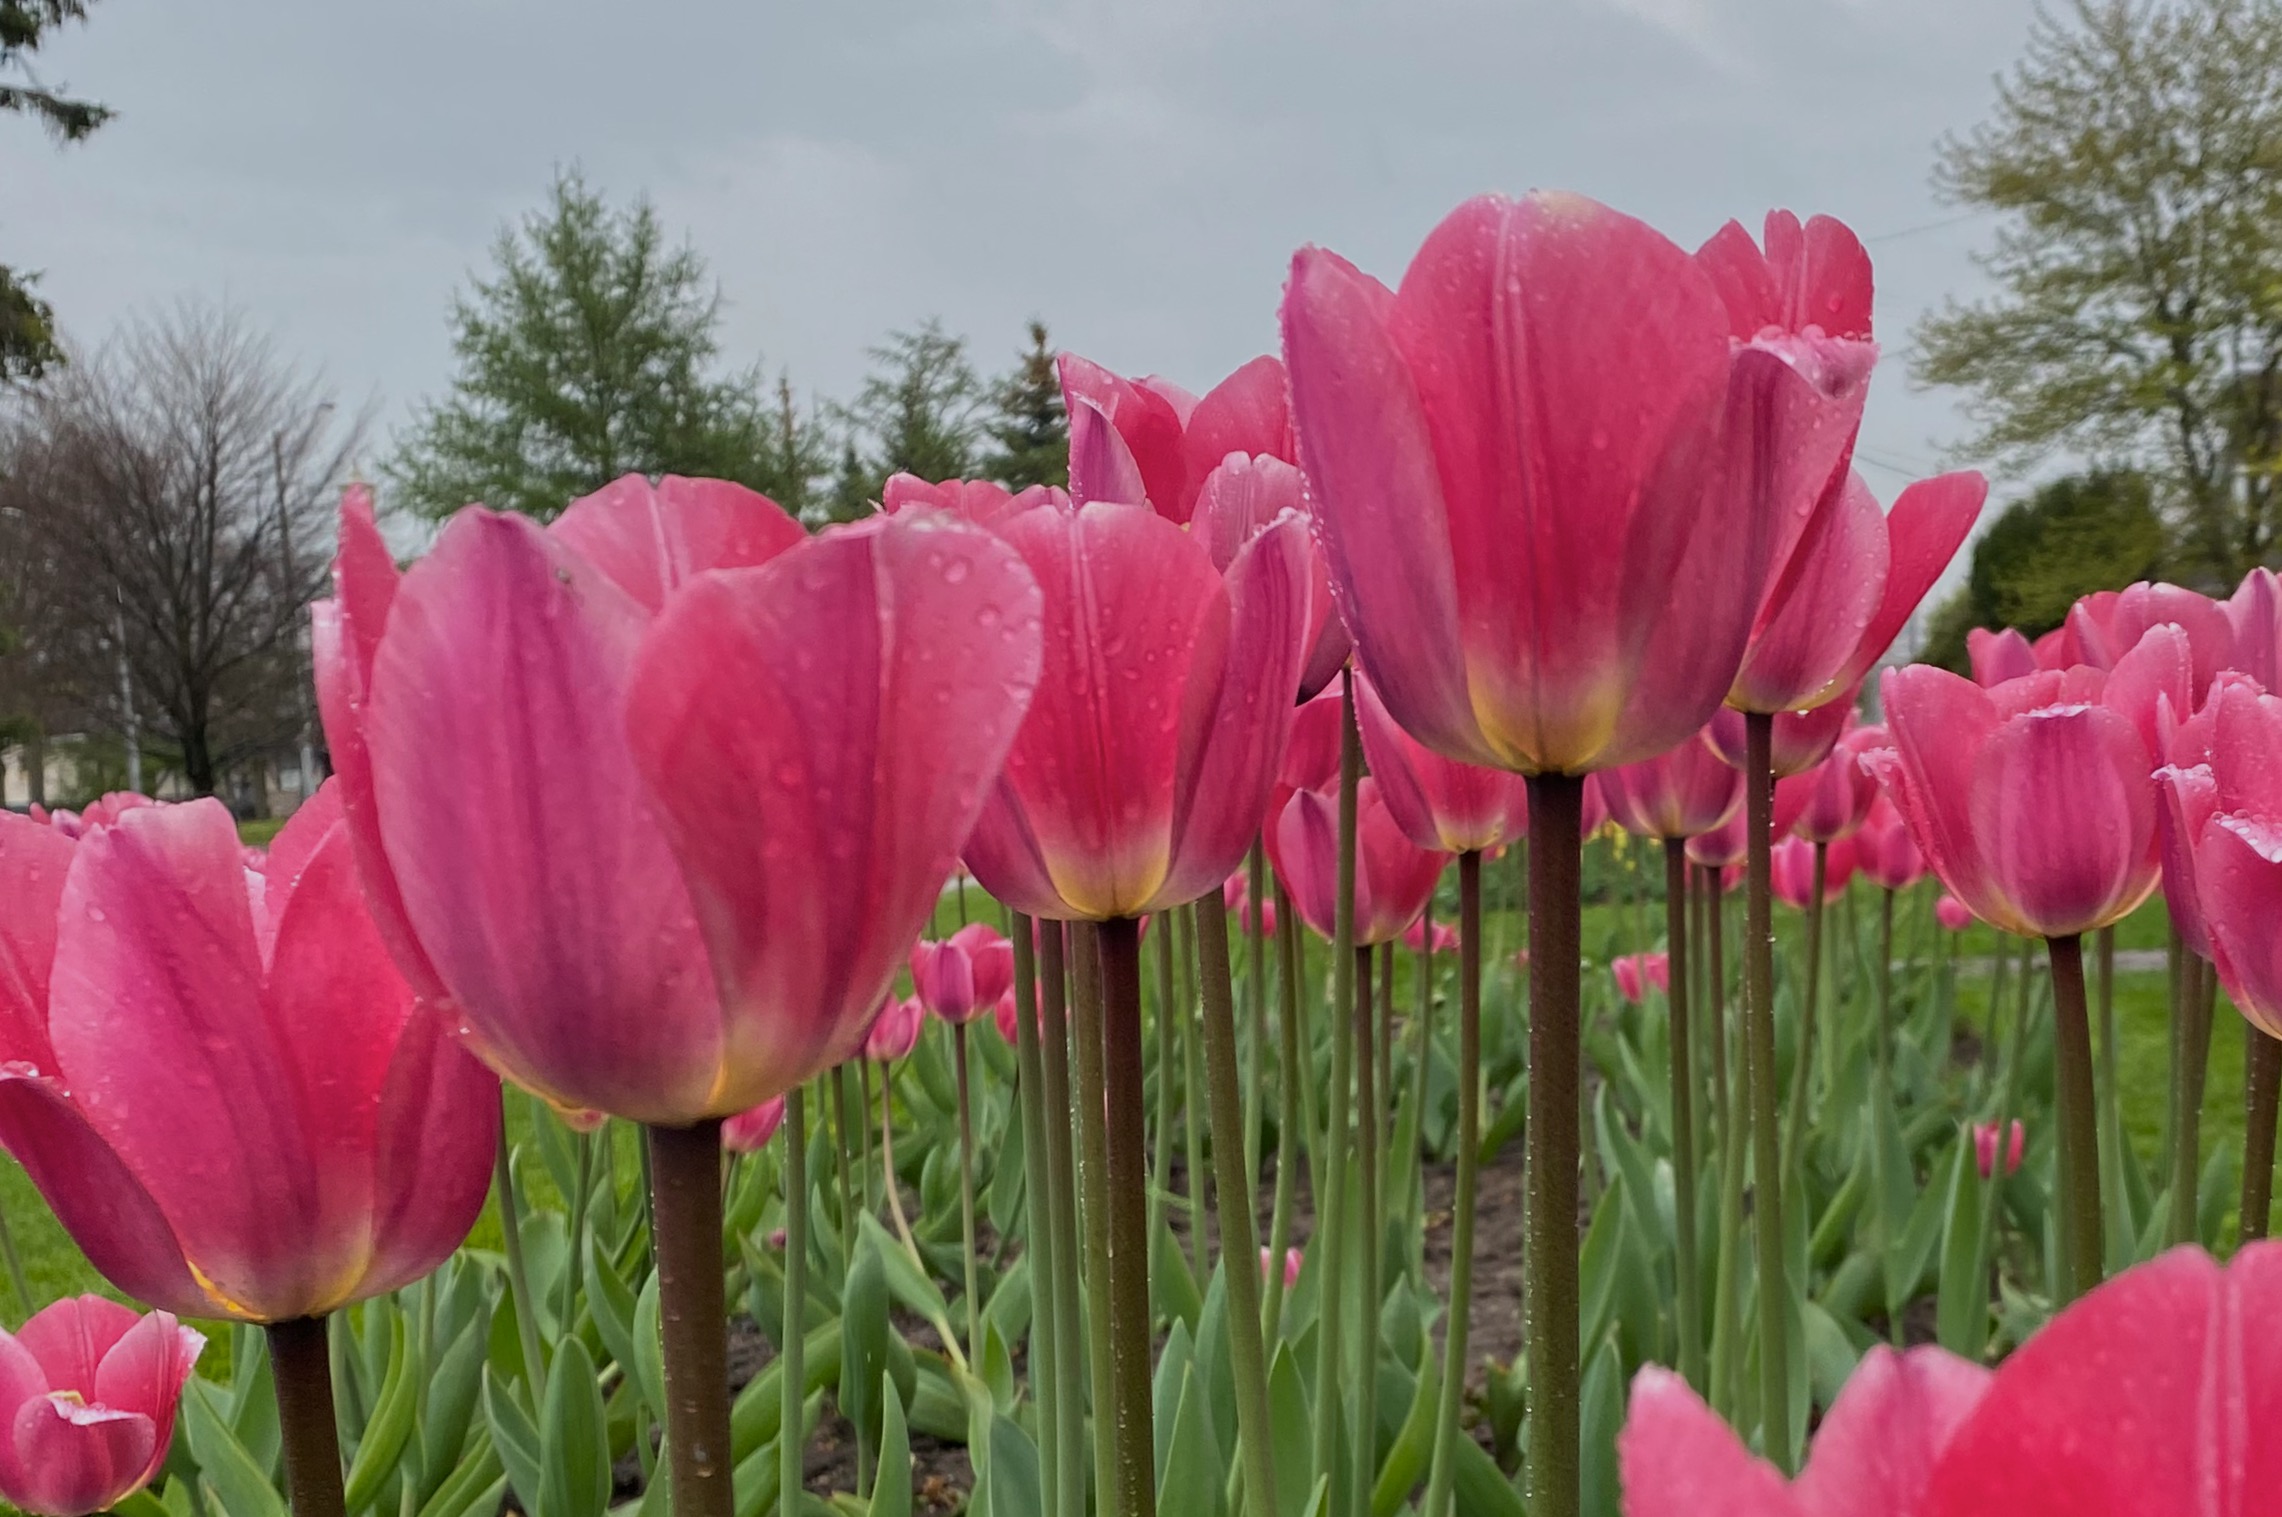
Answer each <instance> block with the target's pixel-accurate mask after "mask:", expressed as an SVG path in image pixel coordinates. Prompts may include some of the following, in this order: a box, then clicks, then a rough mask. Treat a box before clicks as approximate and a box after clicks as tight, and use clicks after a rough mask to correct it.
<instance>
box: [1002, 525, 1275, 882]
mask: <svg viewBox="0 0 2282 1517" xmlns="http://www.w3.org/2000/svg"><path fill="white" fill-rule="evenodd" d="M999 530H1000V532H1001V534H1002V535H1003V536H1004V538H1005V540H1006V541H1007V542H1008V543H1010V544H1011V545H1012V546H1013V547H1014V548H1015V549H1016V551H1017V552H1019V553H1020V554H1021V555H1022V557H1023V558H1024V559H1025V560H1027V561H1028V563H1029V564H1030V566H1031V568H1032V570H1033V571H1034V572H1035V573H1036V575H1037V578H1038V583H1039V584H1040V586H1041V587H1042V588H1043V590H1044V595H1045V638H1044V642H1045V664H1044V669H1043V672H1042V674H1041V677H1040V679H1039V682H1038V696H1037V699H1036V700H1035V701H1034V702H1033V703H1032V705H1031V707H1030V713H1029V716H1028V717H1027V719H1026V720H1025V721H1024V722H1023V724H1022V729H1021V732H1020V735H1019V736H1017V737H1016V739H1015V741H1014V744H1013V747H1012V749H1011V751H1010V752H1009V753H1008V755H1007V759H1006V766H1005V770H1004V772H1003V773H1002V774H1001V775H1000V778H999V781H998V784H997V786H996V788H995V789H994V790H992V791H991V792H990V795H989V799H988V802H987V804H986V805H985V807H984V809H983V814H982V820H981V822H980V824H979V825H978V826H977V827H976V828H975V831H974V835H973V837H972V839H971V840H970V841H969V843H968V845H967V851H966V859H967V864H968V867H969V868H971V869H972V870H973V871H974V874H975V878H976V879H977V880H979V881H980V882H981V883H982V886H983V888H984V889H986V890H988V891H989V892H990V893H991V894H992V895H993V896H995V897H997V898H998V899H999V900H1001V901H1004V902H1005V903H1006V904H1007V905H1008V906H1010V907H1012V908H1013V909H1014V910H1016V911H1020V912H1023V913H1025V914H1027V915H1030V916H1037V917H1048V918H1059V919H1064V920H1067V919H1072V918H1077V919H1094V920H1108V919H1110V918H1114V917H1137V916H1141V915H1143V914H1145V913H1147V912H1152V911H1157V910H1161V909H1164V908H1168V907H1172V906H1179V905H1184V904H1186V903H1187V902H1190V901H1193V900H1196V899H1197V898H1198V897H1200V896H1203V895H1205V894H1207V893H1208V892H1210V891H1212V890H1215V889H1217V888H1218V887H1219V885H1220V883H1221V881H1223V880H1225V879H1226V878H1227V877H1228V874H1229V872H1230V871H1231V870H1233V869H1234V868H1235V867H1236V865H1237V862H1238V861H1239V860H1241V859H1242V858H1243V857H1244V853H1245V850H1246V849H1247V848H1249V847H1250V846H1251V842H1252V839H1253V837H1254V836H1255V835H1256V834H1257V832H1258V830H1259V827H1260V820H1261V818H1262V817H1263V816H1264V815H1265V814H1266V811H1267V804H1268V796H1269V792H1270V788H1271V787H1272V785H1273V784H1274V782H1275V778H1276V771H1277V765H1278V763H1279V762H1280V761H1281V759H1282V758H1283V754H1284V746H1285V739H1286V735H1287V734H1288V732H1289V731H1290V729H1291V725H1292V704H1291V695H1292V691H1293V690H1295V689H1297V688H1298V681H1299V661H1300V655H1301V651H1302V650H1301V646H1300V639H1301V637H1302V635H1303V634H1304V633H1305V631H1306V628H1307V619H1308V591H1307V559H1306V554H1307V542H1306V529H1305V527H1304V526H1303V525H1302V523H1301V521H1300V519H1299V518H1298V517H1296V516H1285V517H1283V518H1281V519H1280V520H1279V521H1277V522H1276V523H1274V524H1273V525H1271V526H1269V527H1267V528H1266V529H1264V530H1263V531H1261V532H1260V533H1258V534H1257V535H1255V536H1254V537H1253V538H1252V539H1251V540H1250V541H1248V542H1247V543H1246V544H1245V545H1244V546H1243V548H1242V549H1240V550H1239V551H1238V553H1237V555H1236V557H1235V559H1234V560H1233V561H1232V562H1231V564H1230V565H1229V568H1228V571H1227V573H1226V574H1225V575H1223V574H1222V573H1221V572H1220V571H1218V570H1217V569H1215V568H1214V567H1213V564H1212V560H1211V558H1210V557H1209V556H1207V554H1206V553H1205V551H1204V548H1203V546H1202V545H1201V544H1200V543H1198V542H1197V541H1195V540H1194V539H1193V538H1192V537H1191V536H1190V535H1189V534H1188V533H1187V532H1184V531H1182V530H1181V529H1180V528H1178V527H1176V526H1174V525H1173V524H1172V523H1170V522H1169V521H1167V520H1165V519H1164V518H1163V517H1160V516H1157V515H1155V514H1154V513H1152V512H1150V511H1148V510H1146V509H1144V508H1141V507H1137V506H1131V505H1106V504H1103V505H1089V506H1087V507H1085V508H1084V509H1083V510H1080V511H1074V512H1063V511H1058V510H1036V511H1025V512H1022V513H1020V514H1019V515H1016V516H1013V517H1010V518H1008V519H1006V521H1005V522H1003V523H1002V524H1001V527H1000V529H999Z"/></svg>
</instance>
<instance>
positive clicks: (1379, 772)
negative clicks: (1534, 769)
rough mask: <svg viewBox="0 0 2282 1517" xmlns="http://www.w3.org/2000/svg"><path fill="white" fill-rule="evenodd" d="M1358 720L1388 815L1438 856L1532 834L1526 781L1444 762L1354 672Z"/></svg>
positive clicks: (1493, 845)
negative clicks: (1391, 714) (1407, 728)
mask: <svg viewBox="0 0 2282 1517" xmlns="http://www.w3.org/2000/svg"><path fill="white" fill-rule="evenodd" d="M1355 725H1356V727H1357V728H1358V729H1359V730H1360V732H1361V733H1362V738H1363V757H1364V758H1365V760H1367V761H1368V762H1369V764H1370V769H1371V777H1372V778H1373V779H1376V780H1377V781H1378V782H1379V796H1380V798H1381V799H1382V800H1384V801H1385V802H1386V804H1387V813H1388V815H1390V816H1392V817H1393V818H1394V819H1395V824H1396V825H1397V826H1399V827H1401V828H1402V830H1403V833H1404V835H1405V836H1407V837H1409V839H1410V840H1411V841H1412V842H1414V843H1416V844H1417V845H1418V846H1419V847H1421V848H1426V849H1431V850H1433V851H1435V852H1438V853H1469V852H1475V851H1478V850H1486V849H1490V848H1499V847H1503V846H1504V845H1505V844H1507V843H1509V842H1512V841H1513V840H1514V839H1516V838H1520V837H1525V836H1527V835H1528V832H1529V783H1528V781H1526V780H1523V779H1521V778H1520V777H1519V776H1516V775H1512V774H1508V773H1506V772H1505V771H1504V770H1502V769H1484V768H1482V767H1481V766H1480V765H1477V764H1463V763H1460V762H1458V761H1457V760H1456V759H1446V758H1444V757H1443V756H1442V755H1441V754H1439V753H1436V752H1435V751H1434V750H1433V749H1431V748H1428V747H1427V746H1425V745H1424V744H1423V743H1420V742H1419V741H1418V740H1417V739H1415V738H1413V737H1412V736H1411V735H1410V734H1409V733H1407V732H1405V731H1403V730H1402V728H1400V727H1398V726H1396V725H1395V722H1394V718H1393V717H1391V716H1389V715H1388V714H1387V708H1386V706H1385V704H1384V703H1382V702H1381V701H1380V699H1379V694H1378V692H1377V691H1376V690H1375V689H1373V688H1372V686H1371V682H1370V680H1369V679H1368V678H1366V677H1365V676H1363V675H1360V674H1358V675H1357V676H1356V677H1355Z"/></svg>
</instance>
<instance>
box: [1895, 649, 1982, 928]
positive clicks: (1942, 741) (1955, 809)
mask: <svg viewBox="0 0 2282 1517" xmlns="http://www.w3.org/2000/svg"><path fill="white" fill-rule="evenodd" d="M1880 690H1881V694H1882V697H1883V699H1882V700H1881V702H1880V704H1881V705H1882V706H1883V707H1884V708H1885V712H1886V730H1887V734H1888V735H1889V736H1890V737H1891V738H1892V739H1893V744H1894V746H1893V747H1891V748H1881V749H1871V750H1870V751H1868V752H1866V753H1864V754H1863V755H1862V763H1863V765H1864V766H1865V767H1866V768H1868V769H1869V770H1870V772H1871V773H1872V774H1874V775H1876V776H1877V779H1878V783H1879V784H1880V785H1882V786H1883V787H1884V788H1885V791H1886V796H1887V799H1889V800H1891V801H1892V802H1893V803H1894V809H1895V810H1897V811H1899V812H1901V814H1902V819H1903V821H1905V822H1906V823H1908V824H1909V829H1910V836H1911V837H1912V838H1914V839H1916V840H1917V845H1918V848H1919V850H1920V851H1921V852H1923V853H1924V854H1925V859H1926V863H1927V864H1928V865H1929V866H1930V867H1931V868H1932V870H1933V872H1934V873H1935V874H1937V875H1939V876H1940V877H1941V882H1942V883H1943V884H1944V885H1946V886H1948V887H1949V890H1950V893H1951V894H1953V895H1955V896H1956V897H1957V898H1958V899H1960V900H1962V901H1963V902H1964V903H1965V904H1966V905H1967V906H1969V907H1971V908H1972V910H1973V913H1974V915H1976V916H1979V917H1981V918H1983V919H1984V920H1987V921H1993V922H2000V923H2001V922H2007V921H2009V920H2010V919H2011V915H2012V914H2011V912H2010V911H2009V910H2008V909H2006V908H2005V907H2004V906H2002V905H2001V904H1999V902H1998V901H1997V899H1996V897H1995V894H1994V891H1993V888H1992V886H1991V883H1990V881H1989V879H1988V865H1987V862H1986V861H1985V860H1984V859H1983V857H1982V854H1981V847H1980V843H1979V842H1978V840H1977V839H1976V837H1975V835H1974V828H1973V813H1972V809H1971V805H1972V803H1971V796H1972V793H1973V776H1974V761H1975V759H1976V758H1977V757H1978V756H1979V754H1980V750H1981V748H1982V745H1983V744H1985V743H1986V742H1987V741H1988V740H1989V734H1990V733H1992V732H1993V731H1995V730H1996V726H1997V713H1996V710H1995V705H1994V702H1993V700H1992V698H1991V697H1990V695H1988V694H1987V693H1984V692H1983V691H1982V690H1981V688H1980V687H1979V686H1977V685H1975V684H1974V683H1973V682H1972V681H1971V680H1968V679H1963V678H1961V677H1959V676H1957V675H1954V674H1951V673H1950V672H1949V671H1948V670H1946V669H1936V668H1934V667H1933V666H1932V665H1930V664H1912V665H1910V666H1909V667H1907V668H1904V669H1890V670H1888V671H1887V672H1886V676H1885V678H1884V680H1883V681H1882V683H1881V685H1880Z"/></svg>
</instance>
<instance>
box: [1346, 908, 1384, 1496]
mask: <svg viewBox="0 0 2282 1517" xmlns="http://www.w3.org/2000/svg"><path fill="white" fill-rule="evenodd" d="M1355 977H1356V984H1355V1014H1354V1017H1353V1019H1352V1020H1351V1022H1350V1025H1349V1027H1348V1031H1347V1035H1348V1036H1349V1037H1351V1038H1353V1039H1354V1040H1355V1111H1356V1114H1357V1118H1358V1126H1359V1127H1360V1128H1361V1132H1360V1133H1359V1134H1358V1135H1357V1137H1358V1141H1357V1144H1356V1147H1357V1149H1358V1150H1359V1153H1360V1158H1361V1163H1360V1164H1359V1166H1358V1173H1357V1176H1356V1194H1357V1195H1358V1196H1359V1197H1360V1198H1361V1204H1360V1205H1359V1206H1358V1207H1357V1208H1356V1214H1355V1220H1354V1222H1353V1223H1352V1224H1351V1225H1352V1227H1353V1229H1354V1233H1355V1239H1354V1247H1355V1249H1356V1256H1357V1262H1358V1263H1359V1265H1360V1266H1361V1268H1360V1272H1359V1273H1360V1279H1359V1281H1358V1283H1359V1284H1360V1285H1361V1287H1362V1288H1361V1290H1360V1291H1358V1292H1357V1298H1356V1315H1355V1348H1356V1354H1357V1358H1358V1360H1359V1361H1360V1362H1359V1363H1358V1365H1357V1369H1356V1375H1355V1427H1354V1430H1353V1436H1354V1441H1353V1443H1352V1444H1351V1446H1350V1452H1351V1453H1352V1455H1353V1459H1354V1481H1355V1483H1354V1486H1353V1487H1352V1491H1353V1493H1354V1494H1353V1498H1352V1499H1353V1500H1354V1502H1356V1503H1357V1504H1358V1505H1360V1504H1361V1503H1363V1502H1365V1501H1368V1500H1369V1499H1370V1495H1371V1488H1372V1486H1374V1485H1375V1484H1377V1483H1378V1473H1379V1459H1378V1454H1379V1369H1378V1346H1379V1333H1378V1328H1379V1307H1380V1305H1381V1304H1382V1301H1383V1297H1382V1296H1381V1293H1380V1282H1379V1239H1380V1237H1381V1229H1380V1225H1379V1222H1380V1212H1379V1172H1380V1164H1379V1106H1380V1102H1379V1070H1378V1064H1379V1060H1378V1050H1377V1048H1376V1047H1375V1046H1374V1044H1375V1043H1376V1041H1377V1040H1376V1037H1375V1036H1374V1034H1373V1031H1372V1029H1373V1028H1374V1027H1375V1026H1376V1025H1377V1018H1376V1017H1375V1016H1374V1015H1373V1011H1372V1006H1371V950H1370V948H1369V946H1368V945H1358V946H1357V947H1356V949H1355Z"/></svg>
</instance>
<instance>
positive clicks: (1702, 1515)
mask: <svg viewBox="0 0 2282 1517" xmlns="http://www.w3.org/2000/svg"><path fill="white" fill-rule="evenodd" d="M1616 1454H1617V1460H1618V1463H1619V1467H1620V1468H1621V1469H1622V1471H1623V1475H1624V1517H1805V1514H1804V1513H1803V1512H1802V1511H1801V1509H1800V1506H1799V1504H1798V1502H1797V1500H1796V1499H1795V1498H1794V1497H1793V1495H1792V1493H1791V1490H1790V1488H1789V1487H1788V1486H1786V1485H1785V1484H1784V1483H1783V1477H1782V1476H1781V1475H1779V1474H1778V1473H1776V1471H1775V1467H1774V1466H1773V1465H1771V1464H1768V1463H1767V1462H1766V1461H1765V1460H1763V1459H1755V1458H1753V1457H1752V1455H1751V1452H1750V1450H1748V1449H1746V1448H1745V1447H1744V1446H1743V1444H1742V1443H1741V1442H1740V1441H1739V1440H1738V1439H1737V1438H1736V1436H1735V1432H1734V1430H1733V1429H1731V1428H1730V1427H1729V1426H1728V1425H1727V1424H1726V1423H1725V1422H1723V1421H1721V1420H1720V1418H1719V1415H1718V1414H1717V1413H1716V1412H1714V1411H1712V1409H1711V1408H1710V1407H1708V1406H1705V1405H1704V1404H1703V1402H1701V1401H1699V1400H1698V1399H1697V1398H1696V1393H1695V1392H1694V1391H1692V1390H1690V1389H1688V1383H1687V1381H1685V1380H1683V1379H1681V1378H1680V1377H1679V1376H1678V1375H1675V1374H1673V1373H1672V1372H1671V1371H1669V1370H1664V1369H1658V1368H1656V1367H1655V1366H1653V1365H1651V1366H1649V1367H1647V1368H1645V1369H1643V1370H1641V1372H1640V1373H1639V1374H1638V1375H1636V1376H1634V1377H1633V1381H1632V1402H1631V1405H1630V1407H1629V1408H1628V1409H1627V1411H1626V1414H1625V1419H1624V1430H1623V1431H1622V1432H1620V1433H1619V1434H1617V1440H1616Z"/></svg>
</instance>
